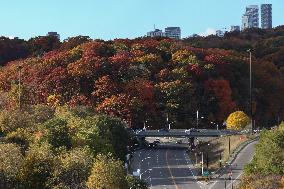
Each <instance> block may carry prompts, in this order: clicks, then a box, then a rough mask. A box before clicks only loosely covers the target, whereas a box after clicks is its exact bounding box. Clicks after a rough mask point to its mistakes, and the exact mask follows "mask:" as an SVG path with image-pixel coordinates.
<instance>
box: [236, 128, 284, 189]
mask: <svg viewBox="0 0 284 189" xmlns="http://www.w3.org/2000/svg"><path fill="white" fill-rule="evenodd" d="M283 175H284V122H282V124H281V125H280V126H279V127H278V128H276V129H274V130H265V131H262V132H261V134H260V139H259V142H258V144H257V145H256V150H255V155H254V158H253V160H252V162H251V163H250V164H249V165H247V166H246V167H245V175H244V176H243V178H242V184H241V186H240V188H241V189H242V188H246V189H282V188H284V177H283Z"/></svg>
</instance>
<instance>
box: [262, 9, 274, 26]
mask: <svg viewBox="0 0 284 189" xmlns="http://www.w3.org/2000/svg"><path fill="white" fill-rule="evenodd" d="M261 28H262V29H271V28H272V4H262V5H261Z"/></svg>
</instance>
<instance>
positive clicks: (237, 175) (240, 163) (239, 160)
mask: <svg viewBox="0 0 284 189" xmlns="http://www.w3.org/2000/svg"><path fill="white" fill-rule="evenodd" d="M256 143H257V142H252V143H250V144H249V145H247V146H246V147H245V148H244V149H243V150H242V151H241V152H240V153H239V155H238V156H237V157H236V159H235V160H234V161H233V162H232V165H231V168H230V169H231V170H232V180H226V179H225V178H228V174H227V173H225V174H224V175H222V176H221V177H220V178H219V179H217V180H215V181H212V182H211V183H210V185H209V189H221V188H225V182H226V188H228V189H229V188H232V185H233V187H234V188H235V186H236V185H237V184H238V183H239V182H240V179H241V176H242V174H243V169H244V166H245V165H246V164H248V163H249V162H251V160H252V158H253V155H254V149H255V144H256ZM227 172H229V171H227ZM225 180H226V181H225Z"/></svg>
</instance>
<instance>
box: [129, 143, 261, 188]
mask: <svg viewBox="0 0 284 189" xmlns="http://www.w3.org/2000/svg"><path fill="white" fill-rule="evenodd" d="M255 144H256V142H253V143H251V144H249V145H248V146H246V147H245V148H244V149H243V150H242V151H241V152H240V154H239V155H238V156H237V158H236V159H235V161H234V162H233V163H232V178H233V186H236V184H237V183H238V182H239V180H240V177H241V175H242V173H243V167H244V165H245V164H247V163H249V162H250V161H251V159H252V157H253V153H254V146H255ZM185 150H186V148H182V147H177V145H175V144H171V145H169V144H167V145H166V146H162V147H161V148H152V149H142V150H139V151H136V152H135V153H134V158H133V160H132V161H133V163H132V166H133V169H134V170H137V169H141V173H142V179H144V180H146V181H147V183H148V184H149V186H150V188H151V189H222V188H225V179H224V178H226V177H227V174H224V175H222V176H221V177H220V178H219V179H216V180H212V181H210V183H203V182H199V181H197V180H196V177H195V175H196V172H197V170H195V169H194V168H193V166H192V163H191V161H190V159H189V158H188V156H187V154H186V152H185ZM226 186H227V187H226V188H228V189H229V188H232V186H231V181H229V180H227V181H226Z"/></svg>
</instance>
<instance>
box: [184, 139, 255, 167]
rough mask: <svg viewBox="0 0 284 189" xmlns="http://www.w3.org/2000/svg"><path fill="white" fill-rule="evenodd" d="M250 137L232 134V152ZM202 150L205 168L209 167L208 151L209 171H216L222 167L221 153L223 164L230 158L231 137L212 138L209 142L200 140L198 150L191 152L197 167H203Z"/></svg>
mask: <svg viewBox="0 0 284 189" xmlns="http://www.w3.org/2000/svg"><path fill="white" fill-rule="evenodd" d="M248 139H249V138H248V137H247V136H246V135H237V136H230V152H231V154H232V153H233V152H234V150H236V149H237V148H238V146H239V145H241V144H242V143H244V142H246V141H247V140H248ZM201 152H203V161H204V170H205V169H206V168H207V165H206V162H207V161H206V160H207V158H206V156H207V153H208V160H209V161H208V162H209V163H208V167H209V171H210V172H212V171H216V170H217V169H219V168H220V155H221V164H222V166H224V165H225V163H226V162H227V161H228V159H229V156H230V155H229V137H227V136H226V137H220V138H217V139H213V140H210V141H209V142H199V144H198V147H197V149H196V152H195V153H194V152H193V153H189V156H190V158H191V160H192V163H194V164H195V166H196V167H201V164H200V162H201ZM196 162H197V164H196ZM200 171H201V169H200Z"/></svg>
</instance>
